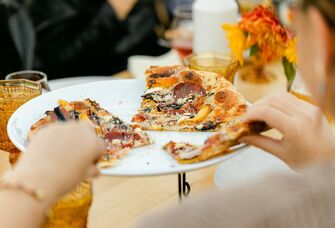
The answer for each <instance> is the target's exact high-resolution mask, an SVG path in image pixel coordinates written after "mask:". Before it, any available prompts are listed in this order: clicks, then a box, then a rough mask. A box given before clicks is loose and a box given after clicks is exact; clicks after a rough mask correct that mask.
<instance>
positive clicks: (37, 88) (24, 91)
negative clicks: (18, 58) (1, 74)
mask: <svg viewBox="0 0 335 228" xmlns="http://www.w3.org/2000/svg"><path fill="white" fill-rule="evenodd" d="M41 93H42V89H41V85H40V84H39V83H35V82H32V81H28V80H22V79H17V80H1V81H0V149H1V150H4V151H7V152H10V153H11V154H12V153H19V152H20V151H19V150H18V149H17V148H16V147H15V146H14V145H13V144H12V143H11V141H10V139H9V138H8V135H7V123H8V120H9V118H10V117H11V115H12V114H13V113H14V112H15V110H16V109H18V108H19V107H20V106H21V105H23V104H24V103H26V102H27V101H29V100H31V99H33V98H34V97H37V96H39V95H41Z"/></svg>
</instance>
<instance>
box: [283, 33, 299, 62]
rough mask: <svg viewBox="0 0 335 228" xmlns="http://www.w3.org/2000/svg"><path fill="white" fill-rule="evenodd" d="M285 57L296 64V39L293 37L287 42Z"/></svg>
mask: <svg viewBox="0 0 335 228" xmlns="http://www.w3.org/2000/svg"><path fill="white" fill-rule="evenodd" d="M285 57H286V58H287V60H288V61H289V62H290V63H293V64H297V62H298V57H297V39H296V38H293V39H292V40H290V41H289V42H288V45H287V48H286V50H285Z"/></svg>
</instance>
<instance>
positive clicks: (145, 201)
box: [0, 72, 285, 228]
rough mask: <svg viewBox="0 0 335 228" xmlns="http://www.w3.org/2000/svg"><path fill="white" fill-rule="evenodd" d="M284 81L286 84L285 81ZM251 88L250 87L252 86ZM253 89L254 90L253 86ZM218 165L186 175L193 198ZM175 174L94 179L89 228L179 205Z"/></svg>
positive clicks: (1, 162) (1, 158) (3, 164)
mask: <svg viewBox="0 0 335 228" xmlns="http://www.w3.org/2000/svg"><path fill="white" fill-rule="evenodd" d="M113 77H115V78H117V79H128V78H132V77H131V75H130V74H129V73H128V72H121V73H120V74H117V75H115V76H113ZM283 82H284V83H283ZM276 83H277V84H275V85H274V86H272V87H271V88H270V90H271V91H273V90H274V88H276V89H275V90H285V86H283V85H285V78H281V79H280V80H279V81H278V82H276ZM237 87H240V88H241V91H242V93H243V94H244V95H245V96H246V97H247V99H248V97H249V98H250V99H249V100H255V99H257V98H258V97H260V96H263V94H262V93H267V92H268V90H269V89H268V90H266V89H263V90H260V89H259V85H245V84H243V83H241V82H240V81H238V83H237ZM249 88H250V89H249ZM252 88H253V89H252ZM7 161H8V156H7V154H5V153H1V152H0V172H1V168H2V170H4V169H6V168H8V164H7ZM215 170H216V167H215V166H214V167H210V168H206V169H202V170H199V171H194V172H191V173H188V174H187V175H188V176H187V178H188V181H189V183H190V185H191V187H192V194H191V196H190V197H194V196H196V195H197V194H199V193H201V192H204V191H205V190H207V189H209V188H215V186H214V183H213V175H214V173H215ZM177 181H178V180H177V177H176V175H169V176H159V177H143V178H138V177H136V178H125V177H99V178H98V179H96V180H95V181H94V202H93V205H92V208H91V210H90V216H89V224H88V227H92V228H93V227H94V228H102V227H106V228H107V227H108V228H110V227H119V226H122V225H125V224H129V223H135V222H136V220H137V219H138V218H139V217H140V216H142V215H144V214H146V213H150V212H151V211H153V210H157V209H160V208H163V207H166V206H167V205H171V204H174V205H175V204H178V191H177Z"/></svg>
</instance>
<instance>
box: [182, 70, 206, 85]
mask: <svg viewBox="0 0 335 228" xmlns="http://www.w3.org/2000/svg"><path fill="white" fill-rule="evenodd" d="M180 75H181V77H182V78H183V80H184V81H185V82H193V83H196V84H199V85H201V84H202V80H201V78H200V76H199V74H198V73H196V72H195V71H190V70H188V71H182V72H181V73H180Z"/></svg>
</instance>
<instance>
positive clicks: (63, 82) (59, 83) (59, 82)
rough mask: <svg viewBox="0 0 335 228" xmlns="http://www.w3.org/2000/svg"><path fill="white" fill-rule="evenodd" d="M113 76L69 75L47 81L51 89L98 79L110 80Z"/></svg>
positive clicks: (97, 80)
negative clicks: (68, 76)
mask: <svg viewBox="0 0 335 228" xmlns="http://www.w3.org/2000/svg"><path fill="white" fill-rule="evenodd" d="M112 79H113V77H111V76H83V77H71V78H60V79H54V80H50V81H49V82H48V84H49V86H50V88H51V90H56V89H62V88H65V87H69V86H73V85H79V84H84V83H89V82H99V81H106V80H112Z"/></svg>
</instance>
